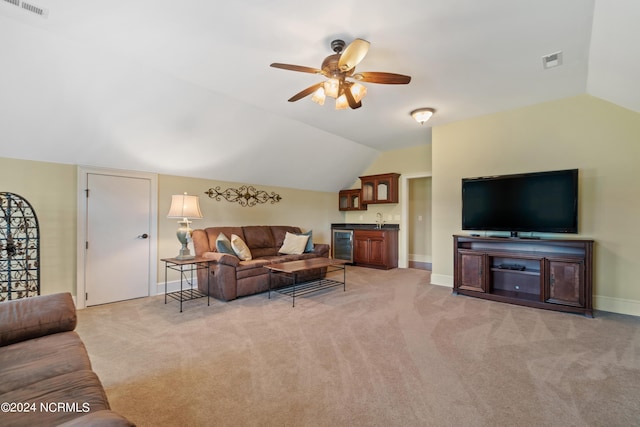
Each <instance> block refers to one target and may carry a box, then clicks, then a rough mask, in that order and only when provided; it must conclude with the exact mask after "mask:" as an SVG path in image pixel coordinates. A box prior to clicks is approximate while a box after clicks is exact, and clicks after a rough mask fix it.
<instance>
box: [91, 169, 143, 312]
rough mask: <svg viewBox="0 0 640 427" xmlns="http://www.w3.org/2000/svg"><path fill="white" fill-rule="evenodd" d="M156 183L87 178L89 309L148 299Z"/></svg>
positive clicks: (107, 176)
mask: <svg viewBox="0 0 640 427" xmlns="http://www.w3.org/2000/svg"><path fill="white" fill-rule="evenodd" d="M151 187H152V186H151V182H150V180H149V179H145V178H135V177H127V176H116V175H110V174H98V173H88V174H87V189H88V193H87V198H86V202H87V206H86V211H87V214H86V222H87V226H86V241H87V242H86V245H85V251H86V253H85V260H86V261H85V262H86V264H85V292H86V305H87V306H91V305H97V304H105V303H109V302H114V301H122V300H127V299H132V298H139V297H145V296H148V295H149V280H150V277H149V270H150V241H151V239H150V238H149V235H150V232H151V200H152V195H151Z"/></svg>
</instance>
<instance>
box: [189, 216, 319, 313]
mask: <svg viewBox="0 0 640 427" xmlns="http://www.w3.org/2000/svg"><path fill="white" fill-rule="evenodd" d="M287 232H289V233H293V234H300V233H301V230H300V228H298V227H290V226H283V225H278V226H269V225H251V226H245V227H209V228H205V229H200V230H194V231H193V233H192V239H193V245H194V248H195V253H196V256H202V257H205V258H209V259H211V261H212V262H211V263H210V264H209V269H208V270H204V269H203V270H198V288H199V289H200V291H202V292H205V293H206V291H207V274H210V276H209V277H210V290H211V292H210V294H211V296H212V297H214V298H216V299H220V300H223V301H231V300H234V299H236V298H238V297H242V296H246V295H253V294H257V293H260V292H264V291H266V290H268V289H269V270H267V269H266V268H264V266H265V265H267V264H276V263H280V262H286V261H295V260H300V259H309V258H317V257H329V245H328V244H324V243H315V244H314V245H313V252H305V253H302V254H299V255H282V254H278V250H279V249H280V248H281V247H282V243H283V242H284V239H285V235H286V233H287ZM220 233H224V234H225V236H227V237H228V238H231V235H232V234H235V235H237V236H240V238H242V240H244V242H245V243H246V244H247V246H248V247H249V249H250V250H251V255H252V258H253V259H252V260H250V261H241V260H240V259H239V258H238V257H237V256H235V255H230V254H225V253H220V252H218V251H217V249H216V238H217V237H218V235H219V234H220ZM325 272H326V269H316V270H310V271H308V272H305V274H301V275H300V276H299V281H305V280H310V279H313V278H318V277H320V276H323V275H324V274H325ZM289 284H291V283H290V281H287V280H284V279H283V278H280V277H274V282H273V283H272V288H277V287H281V286H285V285H289Z"/></svg>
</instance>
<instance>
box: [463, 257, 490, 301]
mask: <svg viewBox="0 0 640 427" xmlns="http://www.w3.org/2000/svg"><path fill="white" fill-rule="evenodd" d="M458 263H459V266H460V278H459V280H460V283H457V284H456V285H457V286H456V287H458V288H460V289H466V290H470V291H477V292H486V291H487V281H486V276H485V274H486V271H487V268H486V267H487V266H486V264H487V257H486V255H485V254H479V253H477V252H465V251H462V250H461V251H458Z"/></svg>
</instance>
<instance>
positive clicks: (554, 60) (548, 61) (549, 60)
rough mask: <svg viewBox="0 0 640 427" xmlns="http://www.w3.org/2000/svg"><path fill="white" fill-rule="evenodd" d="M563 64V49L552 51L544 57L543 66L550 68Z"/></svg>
mask: <svg viewBox="0 0 640 427" xmlns="http://www.w3.org/2000/svg"><path fill="white" fill-rule="evenodd" d="M560 65H562V51H559V52H555V53H550V54H549V55H545V56H543V57H542V67H543V68H544V69H545V70H546V69H548V68H553V67H558V66H560Z"/></svg>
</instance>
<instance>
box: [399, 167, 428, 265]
mask: <svg viewBox="0 0 640 427" xmlns="http://www.w3.org/2000/svg"><path fill="white" fill-rule="evenodd" d="M432 176H433V174H432V173H431V172H429V173H416V174H407V175H405V174H402V175H401V176H400V189H401V190H400V191H401V192H402V198H401V200H400V215H401V220H400V224H401V225H402V226H401V227H400V236H399V238H400V242H399V247H398V249H399V251H398V267H399V268H409V231H410V230H409V180H410V179H417V178H432ZM431 210H432V211H433V206H431ZM432 227H433V223H432Z"/></svg>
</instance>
